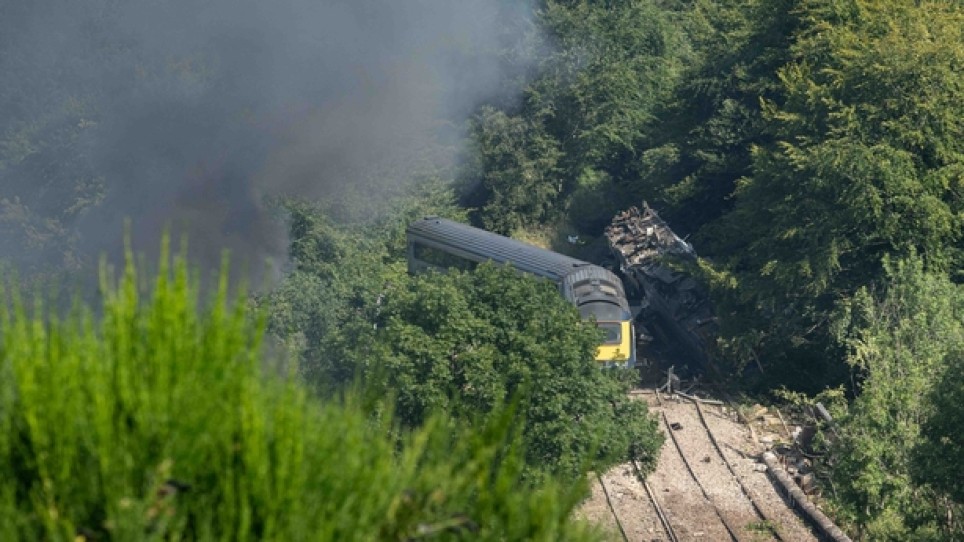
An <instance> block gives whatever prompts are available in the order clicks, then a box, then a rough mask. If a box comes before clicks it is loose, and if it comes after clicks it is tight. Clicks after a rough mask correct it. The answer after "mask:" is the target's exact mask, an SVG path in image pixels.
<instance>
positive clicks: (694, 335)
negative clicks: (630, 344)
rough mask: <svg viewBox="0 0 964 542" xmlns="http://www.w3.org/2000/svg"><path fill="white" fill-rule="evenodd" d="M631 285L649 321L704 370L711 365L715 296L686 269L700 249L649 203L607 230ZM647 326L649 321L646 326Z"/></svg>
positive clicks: (621, 215) (621, 216) (617, 218)
mask: <svg viewBox="0 0 964 542" xmlns="http://www.w3.org/2000/svg"><path fill="white" fill-rule="evenodd" d="M606 239H607V240H608V241H609V246H610V248H611V249H612V251H613V254H614V255H615V256H616V259H617V261H618V263H619V268H620V271H621V272H622V275H623V278H624V279H625V280H626V286H627V287H628V288H630V290H635V291H636V292H640V293H642V294H643V305H644V306H646V307H647V311H646V312H645V313H644V316H643V319H644V320H645V319H646V318H647V317H650V316H655V317H656V318H658V319H659V320H660V322H659V323H660V324H662V326H663V327H664V328H666V329H667V331H668V332H669V333H670V334H672V335H673V339H675V340H677V341H679V343H680V345H681V346H682V347H683V348H684V349H685V350H686V351H687V352H688V353H689V354H690V356H691V357H693V358H694V361H695V362H696V363H697V364H699V365H701V366H702V367H709V366H710V364H709V363H708V362H709V360H710V358H711V352H712V345H713V344H714V343H715V341H716V336H717V330H718V328H717V326H716V319H715V317H714V316H713V307H712V305H711V303H710V299H709V295H708V294H707V292H706V290H705V288H703V287H702V286H701V285H700V284H699V283H698V282H697V281H696V279H694V278H693V277H692V276H690V275H689V274H688V273H686V272H684V271H683V270H682V268H684V267H685V264H686V263H687V262H689V263H695V262H696V251H695V250H693V247H692V245H690V244H689V243H687V242H686V241H685V240H683V239H681V238H680V237H679V236H678V235H676V233H674V232H673V230H672V229H670V227H669V225H667V224H666V222H665V221H664V220H663V219H662V218H660V217H659V215H658V214H657V213H656V211H654V210H653V209H652V208H651V207H650V206H649V205H648V204H647V203H646V202H645V201H644V202H643V206H642V209H639V208H637V207H632V208H630V209H629V210H627V211H624V212H622V213H619V214H617V215H616V216H615V217H614V218H613V220H612V223H611V224H610V225H609V226H608V227H606ZM645 323H647V322H645V321H644V324H645Z"/></svg>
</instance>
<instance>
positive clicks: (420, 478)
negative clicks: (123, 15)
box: [0, 250, 591, 540]
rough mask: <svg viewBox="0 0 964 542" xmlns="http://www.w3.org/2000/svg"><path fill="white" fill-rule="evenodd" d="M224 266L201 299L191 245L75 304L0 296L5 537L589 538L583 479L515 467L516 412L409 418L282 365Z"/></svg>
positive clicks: (1, 523) (1, 516) (0, 475)
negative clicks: (470, 422)
mask: <svg viewBox="0 0 964 542" xmlns="http://www.w3.org/2000/svg"><path fill="white" fill-rule="evenodd" d="M167 260H168V257H167V254H166V250H165V251H164V254H163V256H162V262H166V261H167ZM225 276H226V275H225V274H224V273H222V276H221V280H220V282H219V284H218V288H217V289H216V292H215V293H214V295H213V296H212V297H213V299H212V300H211V303H209V304H208V305H207V306H208V308H206V309H205V310H203V311H199V310H198V308H197V307H198V297H199V296H198V289H197V286H196V281H193V280H191V279H190V274H189V273H188V270H187V268H186V265H185V264H184V262H183V259H180V258H176V259H175V264H174V266H173V269H171V268H168V267H167V266H166V265H162V268H161V270H160V273H159V276H158V277H157V279H156V281H155V282H154V286H153V288H152V294H151V295H150V296H145V295H142V294H141V292H140V291H139V288H138V284H140V283H141V282H142V281H143V277H139V276H138V274H137V273H136V272H135V269H134V266H133V264H132V263H131V261H130V260H128V263H127V266H126V269H125V271H124V273H123V276H122V277H121V278H120V280H119V282H118V284H116V285H115V284H114V283H113V282H112V281H111V280H108V279H106V278H105V279H104V280H103V281H102V286H103V292H104V294H103V306H102V307H98V308H97V310H96V311H94V310H92V309H90V308H88V307H86V306H83V305H82V304H81V303H79V302H78V303H76V304H75V306H74V308H73V310H72V311H71V312H70V314H69V315H68V316H67V317H66V318H59V317H57V316H56V315H53V314H47V311H45V309H44V306H43V304H42V303H40V302H34V303H33V304H32V309H31V310H28V308H27V307H25V305H29V304H28V303H24V302H23V300H22V299H21V298H20V297H19V294H18V292H17V289H16V288H12V289H8V290H7V291H6V292H4V294H3V295H2V296H0V298H2V299H3V300H4V301H3V305H2V307H0V334H2V339H0V479H2V480H3V481H4V483H3V484H2V489H0V539H2V540H95V539H96V540H182V539H189V540H194V539H197V540H210V539H227V540H252V539H256V540H305V539H311V540H354V539H357V540H375V539H378V540H418V539H423V538H429V537H438V538H442V539H462V538H470V539H473V540H474V539H482V540H519V539H541V540H560V539H570V540H586V539H589V538H590V537H591V533H589V532H588V531H587V529H585V528H583V527H582V526H580V525H573V524H571V520H570V519H569V518H570V511H571V509H572V507H573V506H574V505H575V504H576V502H577V500H578V496H579V493H578V492H577V491H573V490H571V489H567V488H564V487H561V486H559V485H558V484H556V483H554V482H552V481H548V482H547V483H546V484H545V485H543V486H542V487H541V488H540V489H533V488H532V486H531V485H527V484H526V483H525V482H523V481H522V476H521V473H522V464H523V462H522V459H521V457H520V455H519V452H518V450H519V444H518V442H519V438H518V435H517V434H516V433H515V432H514V431H513V430H512V428H511V426H510V425H509V423H508V420H509V419H510V418H511V416H510V414H509V413H505V414H503V415H501V416H495V417H492V418H491V419H490V423H487V424H485V425H484V426H482V427H480V428H479V430H478V431H475V432H468V431H466V430H461V429H459V427H458V425H456V424H454V423H453V422H451V421H448V420H446V419H441V418H432V419H429V420H427V422H426V423H425V425H424V426H423V427H422V428H421V429H418V430H416V431H414V432H411V433H405V432H401V431H398V430H397V429H393V427H392V426H391V422H384V423H381V424H378V423H372V418H371V417H370V415H368V413H367V412H365V411H364V410H363V409H361V408H359V407H358V406H357V405H356V404H354V403H351V402H348V403H347V404H333V403H332V404H319V403H318V402H317V401H316V400H314V399H313V398H312V397H311V396H310V395H309V394H308V393H307V392H306V391H305V389H304V388H303V387H302V386H300V385H298V384H297V383H296V382H294V381H293V380H291V379H290V378H279V377H276V376H272V375H273V374H274V373H275V372H276V371H266V370H265V364H264V360H263V358H262V355H261V354H260V351H259V346H260V343H261V336H262V324H261V322H260V321H259V320H258V319H253V318H251V317H250V316H249V315H248V314H247V313H246V305H247V304H246V303H245V302H244V299H243V297H242V296H241V295H239V296H238V297H237V298H233V297H232V296H230V295H229V294H228V288H227V281H226V278H225ZM105 277H106V274H105ZM398 435H401V436H398ZM576 489H577V490H581V488H576Z"/></svg>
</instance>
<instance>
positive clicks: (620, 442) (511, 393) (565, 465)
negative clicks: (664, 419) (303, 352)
mask: <svg viewBox="0 0 964 542" xmlns="http://www.w3.org/2000/svg"><path fill="white" fill-rule="evenodd" d="M344 337H346V338H345V339H344V342H342V343H341V345H340V347H339V348H336V349H335V350H340V351H341V352H343V359H344V360H345V362H346V363H348V364H349V365H350V366H351V367H353V368H354V369H355V372H354V374H356V375H360V376H361V377H363V378H364V379H365V381H366V383H367V384H368V385H369V386H372V387H373V388H374V390H375V391H374V393H375V394H376V395H379V396H381V395H392V396H394V397H395V398H396V411H397V413H398V415H399V417H400V419H401V420H402V421H403V422H404V423H405V424H407V425H409V426H418V425H420V424H422V423H423V422H424V421H425V420H426V419H427V418H428V417H429V416H431V415H432V414H433V413H435V412H439V411H441V412H446V413H450V414H451V415H453V416H455V417H456V418H458V419H460V420H464V421H465V422H466V423H473V422H474V421H475V420H477V419H483V420H484V419H485V418H486V417H487V416H488V415H490V414H491V413H493V412H498V411H499V407H500V406H501V405H503V404H505V403H507V402H514V403H515V404H516V405H517V408H518V411H519V413H520V415H521V416H522V417H523V418H524V424H525V427H524V429H523V430H522V432H523V439H524V441H525V444H526V458H527V461H528V464H529V469H530V473H532V474H536V473H543V474H544V473H547V472H552V473H558V474H563V475H566V476H573V477H576V476H579V475H581V474H582V473H583V472H585V469H586V468H587V467H590V466H592V467H595V468H605V467H606V466H609V465H612V464H614V463H616V462H618V461H624V460H626V459H628V458H630V457H633V458H635V459H639V460H642V461H643V462H644V463H646V464H652V462H653V461H655V454H656V451H657V450H658V449H659V446H660V444H661V442H662V439H661V437H660V436H659V433H658V431H657V430H656V427H655V423H654V422H653V420H652V419H650V418H649V416H648V413H647V410H646V407H645V405H644V404H643V403H639V402H633V401H631V400H629V399H628V397H627V396H626V391H627V390H628V387H629V383H630V381H629V380H627V377H628V378H629V379H631V378H632V376H633V375H634V374H635V373H631V372H620V371H606V370H603V369H601V368H600V367H599V366H598V364H597V363H596V362H595V361H594V359H593V358H594V354H595V351H596V347H597V346H598V344H599V332H598V330H597V329H596V328H595V326H594V325H593V324H592V323H590V322H586V321H583V320H581V319H580V318H579V315H578V313H577V311H576V310H575V309H574V308H573V307H572V306H571V305H570V304H568V303H567V302H566V301H565V300H564V299H563V298H562V297H561V296H560V295H559V292H558V291H556V289H555V287H554V286H553V285H551V284H550V283H548V282H547V281H542V280H537V279H534V278H531V277H521V276H519V275H518V274H517V273H516V272H515V271H513V270H512V269H509V268H505V267H500V266H495V265H490V264H487V265H482V266H480V267H479V268H478V269H477V270H476V271H474V272H471V273H458V272H451V273H448V274H438V273H430V274H427V275H423V276H418V277H407V278H406V280H404V281H403V282H401V283H400V284H397V285H395V287H394V288H393V289H391V290H390V291H388V292H386V294H385V295H384V300H383V302H382V305H381V306H380V307H379V310H378V313H377V315H376V316H375V319H374V324H372V323H367V324H363V325H360V326H357V327H355V328H353V331H351V332H348V330H346V335H345V336H344ZM360 344H363V345H367V347H365V348H361V349H359V348H358V345H360ZM336 357H337V355H336ZM349 372H351V371H350V370H349V369H346V368H341V369H339V370H338V371H337V374H347V373H349ZM337 377H338V376H337V375H335V376H333V378H337Z"/></svg>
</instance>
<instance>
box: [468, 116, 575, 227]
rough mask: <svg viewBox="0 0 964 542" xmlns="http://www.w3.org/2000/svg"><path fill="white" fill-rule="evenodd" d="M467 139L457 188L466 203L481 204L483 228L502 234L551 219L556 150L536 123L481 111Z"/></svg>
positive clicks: (558, 183)
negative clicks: (466, 157) (467, 159)
mask: <svg viewBox="0 0 964 542" xmlns="http://www.w3.org/2000/svg"><path fill="white" fill-rule="evenodd" d="M471 137H472V139H471V141H472V149H471V151H470V156H471V157H472V161H471V162H470V164H469V165H468V166H467V168H466V171H465V173H464V180H463V181H462V182H463V184H464V185H465V186H464V187H463V189H462V190H463V192H465V193H466V197H467V201H468V202H469V203H470V204H475V203H477V204H479V205H481V207H482V209H481V214H482V223H483V224H484V225H485V227H486V228H487V229H489V230H492V231H495V232H498V233H502V234H506V235H508V234H510V233H512V232H513V231H515V230H517V229H519V228H521V227H523V226H529V225H532V224H538V223H540V222H544V221H546V220H548V219H550V218H551V217H553V216H554V213H555V212H557V211H556V209H557V206H558V200H559V196H560V193H561V191H562V184H563V183H562V179H561V176H560V175H561V173H560V171H559V168H558V161H559V156H560V151H559V149H558V143H557V142H556V141H555V140H554V139H553V138H552V137H550V136H549V135H548V134H547V133H546V132H545V130H544V128H543V127H542V126H541V124H539V123H538V122H533V121H531V120H527V119H525V118H522V117H516V116H510V115H507V114H506V113H504V112H501V111H497V110H495V109H492V108H484V109H482V111H481V112H480V113H479V114H478V115H477V116H476V118H475V120H474V122H473V123H472V131H471Z"/></svg>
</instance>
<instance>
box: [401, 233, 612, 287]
mask: <svg viewBox="0 0 964 542" xmlns="http://www.w3.org/2000/svg"><path fill="white" fill-rule="evenodd" d="M407 233H408V235H409V237H410V238H415V239H423V240H426V241H430V242H431V241H434V242H436V243H439V244H443V245H446V246H451V247H454V248H457V249H459V250H461V251H464V252H466V253H469V254H472V255H474V256H476V257H477V258H478V260H479V261H486V260H492V261H494V262H497V263H511V265H512V266H514V267H516V268H517V269H520V270H522V271H526V272H528V273H532V274H534V275H538V276H541V277H545V278H548V279H551V280H554V281H557V282H558V281H561V280H562V279H563V278H565V277H566V276H567V275H569V274H570V273H572V272H573V271H574V270H577V269H580V268H586V267H596V266H593V265H592V264H590V263H589V262H584V261H582V260H577V259H576V258H572V257H569V256H566V255H563V254H559V253H557V252H553V251H551V250H546V249H544V248H539V247H537V246H534V245H530V244H528V243H523V242H522V241H516V240H515V239H509V238H508V237H503V236H501V235H499V234H496V233H492V232H488V231H485V230H480V229H478V228H474V227H472V226H469V225H466V224H461V223H459V222H454V221H452V220H447V219H444V218H438V217H427V218H424V219H422V220H418V221H415V222H413V223H412V224H410V225H409V226H408V229H407Z"/></svg>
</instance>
